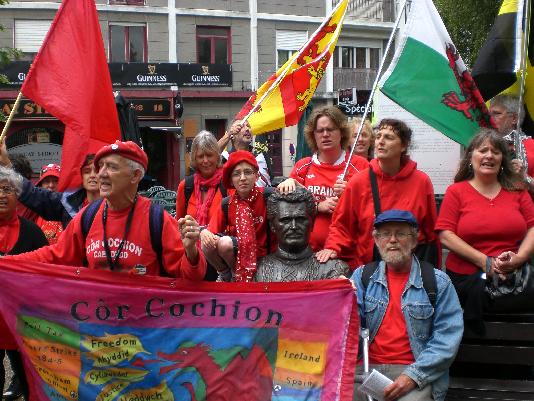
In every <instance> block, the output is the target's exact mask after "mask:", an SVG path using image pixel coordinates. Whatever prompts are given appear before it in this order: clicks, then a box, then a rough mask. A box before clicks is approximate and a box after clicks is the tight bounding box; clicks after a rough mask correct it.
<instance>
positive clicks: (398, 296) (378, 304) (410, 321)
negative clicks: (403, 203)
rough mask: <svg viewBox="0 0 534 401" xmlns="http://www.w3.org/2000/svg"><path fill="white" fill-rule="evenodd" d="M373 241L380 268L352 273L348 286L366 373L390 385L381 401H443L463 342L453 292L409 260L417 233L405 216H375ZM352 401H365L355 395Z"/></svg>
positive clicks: (441, 276)
mask: <svg viewBox="0 0 534 401" xmlns="http://www.w3.org/2000/svg"><path fill="white" fill-rule="evenodd" d="M373 237H374V241H375V243H376V246H377V248H378V251H379V252H380V256H381V257H382V261H381V262H380V263H378V264H373V265H369V266H365V267H360V268H358V269H357V270H356V271H355V272H354V274H353V276H352V278H351V280H353V281H354V284H355V286H356V289H357V299H358V308H359V311H360V320H361V325H362V328H367V329H368V330H369V344H370V345H369V362H370V363H371V368H372V369H376V370H377V371H379V372H381V373H382V374H384V375H385V376H387V377H389V378H390V379H391V380H392V381H393V383H391V384H389V385H387V386H386V387H385V388H384V389H383V395H384V399H385V400H386V401H393V400H402V401H423V400H425V401H426V400H431V399H433V400H436V401H443V400H444V399H445V395H446V392H447V388H448V369H449V366H450V365H451V363H452V362H453V360H454V357H455V356H456V352H457V350H458V347H459V345H460V341H461V339H462V334H463V320H462V309H461V307H460V302H459V301H458V296H457V295H456V291H455V290H454V287H453V286H452V283H451V281H450V279H449V278H448V277H447V275H446V274H445V273H443V272H442V271H439V270H436V269H434V268H433V267H432V266H431V265H428V264H423V263H420V262H419V260H418V259H417V258H416V257H415V256H414V255H413V251H414V249H415V247H416V246H417V237H418V225H417V220H416V218H415V216H414V215H413V214H412V213H411V212H408V211H405V210H395V209H390V210H387V211H385V212H383V213H381V214H380V215H378V216H377V217H376V219H375V221H374V230H373ZM423 272H424V273H425V274H423ZM423 276H425V279H423ZM361 370H362V369H361V367H359V371H360V372H359V373H361ZM360 378H361V375H358V376H357V380H356V382H357V383H359V382H360V381H361V380H359V379H360ZM355 399H357V400H362V401H364V400H366V398H365V395H364V394H363V393H362V392H361V391H360V390H359V387H358V388H357V389H356V394H355Z"/></svg>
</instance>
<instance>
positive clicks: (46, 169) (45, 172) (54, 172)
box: [35, 163, 61, 186]
mask: <svg viewBox="0 0 534 401" xmlns="http://www.w3.org/2000/svg"><path fill="white" fill-rule="evenodd" d="M60 172H61V167H60V166H59V164H53V163H50V164H45V165H44V166H43V167H41V176H40V177H39V181H37V183H36V184H35V185H36V186H40V185H41V182H42V181H43V180H44V179H45V178H46V177H56V178H58V179H59V173H60Z"/></svg>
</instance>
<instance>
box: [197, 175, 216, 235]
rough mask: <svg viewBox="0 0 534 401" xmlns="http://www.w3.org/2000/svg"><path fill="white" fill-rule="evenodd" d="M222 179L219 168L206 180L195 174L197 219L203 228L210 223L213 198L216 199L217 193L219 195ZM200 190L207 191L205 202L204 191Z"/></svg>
mask: <svg viewBox="0 0 534 401" xmlns="http://www.w3.org/2000/svg"><path fill="white" fill-rule="evenodd" d="M221 178H222V168H218V169H217V170H215V173H214V174H213V175H212V176H211V177H210V178H204V177H202V176H201V175H200V173H198V172H196V173H195V183H194V185H195V199H196V205H197V215H196V216H195V219H196V220H197V222H198V224H200V225H201V226H206V225H208V223H209V222H210V219H209V216H208V213H209V210H210V207H211V204H212V202H213V198H215V193H217V189H218V187H219V184H220V183H221ZM200 188H206V189H207V192H206V197H205V198H204V202H202V192H203V191H201V190H200Z"/></svg>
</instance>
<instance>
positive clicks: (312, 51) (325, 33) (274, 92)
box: [236, 0, 348, 135]
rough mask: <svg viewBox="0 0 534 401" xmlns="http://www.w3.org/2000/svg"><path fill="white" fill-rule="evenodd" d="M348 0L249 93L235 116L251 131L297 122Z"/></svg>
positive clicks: (323, 66) (323, 69) (324, 63)
mask: <svg viewBox="0 0 534 401" xmlns="http://www.w3.org/2000/svg"><path fill="white" fill-rule="evenodd" d="M347 4H348V0H341V1H340V2H339V4H338V5H337V6H336V8H335V9H334V10H333V11H332V13H331V14H330V16H328V18H326V19H325V21H324V22H323V23H322V24H321V26H320V27H319V28H318V29H317V31H315V33H314V34H313V35H312V37H311V38H310V39H309V40H308V42H306V43H305V44H304V46H302V48H301V49H300V50H299V51H298V52H296V53H295V54H294V55H293V56H292V57H291V58H290V59H289V60H288V61H287V62H286V63H285V64H284V65H283V66H282V67H281V68H280V69H279V70H278V71H277V72H276V73H274V74H273V75H272V76H271V77H270V78H269V79H268V80H267V81H266V82H265V83H264V84H263V85H262V86H261V87H260V88H259V89H258V91H257V92H256V93H255V94H254V95H252V96H251V97H250V99H249V100H248V101H247V103H246V104H245V105H244V106H243V108H242V109H241V111H240V112H239V113H238V114H237V115H236V119H239V120H242V119H243V118H245V117H247V116H249V114H250V116H249V118H248V119H247V121H248V123H249V124H250V127H251V130H252V133H253V134H254V135H259V134H263V133H265V132H269V131H274V130H277V129H280V128H284V127H289V126H292V125H295V124H297V123H298V122H299V119H300V116H301V115H302V113H303V112H304V110H305V109H306V106H307V105H308V103H309V102H310V100H311V98H312V97H313V94H314V93H315V89H317V86H318V85H319V82H320V81H321V78H322V77H323V75H324V74H325V72H326V67H327V65H328V62H329V61H330V58H331V57H332V54H333V52H334V49H335V47H336V43H337V39H338V37H339V33H340V32H341V27H342V25H343V19H344V17H345V11H346V10H347Z"/></svg>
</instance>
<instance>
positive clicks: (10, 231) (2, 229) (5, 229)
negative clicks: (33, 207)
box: [0, 213, 20, 254]
mask: <svg viewBox="0 0 534 401" xmlns="http://www.w3.org/2000/svg"><path fill="white" fill-rule="evenodd" d="M19 231H20V221H19V217H18V216H17V214H16V213H13V215H12V216H11V218H9V219H8V220H2V221H1V222H0V253H2V254H8V253H9V252H11V249H13V247H14V246H15V244H16V243H17V240H18V239H19Z"/></svg>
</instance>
